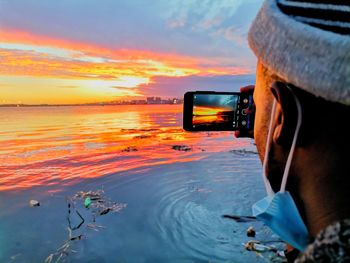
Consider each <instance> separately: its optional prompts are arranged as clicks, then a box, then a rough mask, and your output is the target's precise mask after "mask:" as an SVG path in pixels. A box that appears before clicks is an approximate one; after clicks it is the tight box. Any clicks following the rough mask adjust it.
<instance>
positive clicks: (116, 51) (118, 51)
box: [0, 0, 262, 104]
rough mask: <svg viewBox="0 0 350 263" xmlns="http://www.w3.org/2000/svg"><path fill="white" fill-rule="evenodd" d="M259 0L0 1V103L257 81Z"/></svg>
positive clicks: (170, 92) (134, 95)
mask: <svg viewBox="0 0 350 263" xmlns="http://www.w3.org/2000/svg"><path fill="white" fill-rule="evenodd" d="M261 4H262V0H59V1H57V0H46V1H38V0H0V104H13V103H14V104H18V103H24V104H69V103H94V102H103V101H105V102H107V101H116V100H124V99H143V98H144V97H146V96H161V97H164V98H172V97H182V96H183V93H184V92H186V91H190V90H217V91H237V90H239V86H243V85H248V84H252V83H254V80H255V66H256V58H255V57H254V55H253V53H252V52H251V51H250V49H249V47H248V43H247V40H246V37H247V32H248V29H249V26H250V23H251V22H252V20H253V19H254V17H255V15H256V14H257V12H258V9H259V8H260V6H261Z"/></svg>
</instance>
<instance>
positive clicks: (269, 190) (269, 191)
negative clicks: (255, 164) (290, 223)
mask: <svg viewBox="0 0 350 263" xmlns="http://www.w3.org/2000/svg"><path fill="white" fill-rule="evenodd" d="M275 111H276V100H275V99H274V100H273V104H272V109H271V116H270V124H269V132H268V134H267V140H266V147H265V156H264V162H263V167H262V169H263V180H264V183H265V188H266V192H267V195H268V196H270V197H272V196H273V195H274V194H275V192H274V191H273V190H272V187H271V184H270V182H269V180H267V175H266V166H267V160H268V155H269V151H270V145H271V141H272V126H273V118H274V115H275Z"/></svg>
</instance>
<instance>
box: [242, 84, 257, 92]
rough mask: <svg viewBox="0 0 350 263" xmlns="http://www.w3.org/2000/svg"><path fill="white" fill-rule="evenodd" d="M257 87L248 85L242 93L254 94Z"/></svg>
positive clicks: (243, 88)
mask: <svg viewBox="0 0 350 263" xmlns="http://www.w3.org/2000/svg"><path fill="white" fill-rule="evenodd" d="M254 88H255V86H254V85H248V86H244V87H241V88H240V91H241V92H253V91H254Z"/></svg>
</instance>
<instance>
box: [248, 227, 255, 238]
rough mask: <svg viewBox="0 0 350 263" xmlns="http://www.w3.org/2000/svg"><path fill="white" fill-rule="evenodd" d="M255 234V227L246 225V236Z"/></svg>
mask: <svg viewBox="0 0 350 263" xmlns="http://www.w3.org/2000/svg"><path fill="white" fill-rule="evenodd" d="M255 234H256V232H255V229H254V228H253V227H252V226H250V227H248V229H247V236H248V237H255Z"/></svg>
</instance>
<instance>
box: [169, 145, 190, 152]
mask: <svg viewBox="0 0 350 263" xmlns="http://www.w3.org/2000/svg"><path fill="white" fill-rule="evenodd" d="M171 149H173V150H176V151H183V152H187V151H192V148H191V147H189V146H186V145H173V146H172V147H171Z"/></svg>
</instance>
